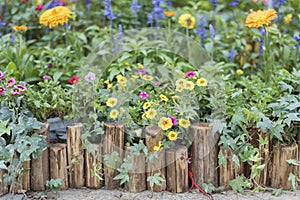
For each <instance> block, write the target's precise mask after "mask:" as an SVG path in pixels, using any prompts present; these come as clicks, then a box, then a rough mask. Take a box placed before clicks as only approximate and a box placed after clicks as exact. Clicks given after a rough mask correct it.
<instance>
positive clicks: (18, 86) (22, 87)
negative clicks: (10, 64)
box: [15, 85, 27, 91]
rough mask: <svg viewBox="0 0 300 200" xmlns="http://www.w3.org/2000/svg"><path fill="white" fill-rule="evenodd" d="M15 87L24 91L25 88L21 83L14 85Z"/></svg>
mask: <svg viewBox="0 0 300 200" xmlns="http://www.w3.org/2000/svg"><path fill="white" fill-rule="evenodd" d="M15 88H17V89H19V90H20V91H25V90H27V88H26V87H25V86H23V85H15Z"/></svg>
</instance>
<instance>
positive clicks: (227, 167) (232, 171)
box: [219, 146, 244, 189]
mask: <svg viewBox="0 0 300 200" xmlns="http://www.w3.org/2000/svg"><path fill="white" fill-rule="evenodd" d="M220 151H221V152H222V153H223V155H224V157H225V158H226V163H225V164H224V165H220V178H219V185H220V186H224V187H225V188H227V189H229V182H230V181H231V180H233V179H235V178H236V177H237V176H239V175H241V174H243V171H244V167H243V166H244V164H243V163H241V162H240V167H238V166H237V165H236V164H235V163H234V162H233V160H232V156H233V154H232V150H231V149H230V148H229V149H228V151H227V152H226V151H225V149H224V147H223V146H220Z"/></svg>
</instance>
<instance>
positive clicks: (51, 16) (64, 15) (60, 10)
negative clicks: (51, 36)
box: [40, 6, 72, 28]
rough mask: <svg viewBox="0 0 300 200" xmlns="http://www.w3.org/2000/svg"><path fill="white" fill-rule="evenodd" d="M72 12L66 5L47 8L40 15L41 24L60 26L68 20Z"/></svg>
mask: <svg viewBox="0 0 300 200" xmlns="http://www.w3.org/2000/svg"><path fill="white" fill-rule="evenodd" d="M71 14H72V11H71V10H69V8H67V7H65V6H56V7H54V8H51V9H49V10H46V11H45V12H44V13H43V14H42V15H41V16H40V24H44V25H45V26H49V28H53V27H55V26H58V25H59V24H62V25H63V24H64V23H66V22H68V18H69V17H70V15H71Z"/></svg>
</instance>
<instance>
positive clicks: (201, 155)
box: [190, 122, 219, 186]
mask: <svg viewBox="0 0 300 200" xmlns="http://www.w3.org/2000/svg"><path fill="white" fill-rule="evenodd" d="M190 130H191V134H192V138H193V143H192V145H191V157H192V171H193V173H194V177H195V181H196V183H198V184H202V183H207V184H209V183H211V184H213V185H215V186H218V170H217V167H218V138H219V136H218V134H217V133H215V134H212V127H211V126H210V125H209V123H200V122H199V123H194V124H192V125H191V126H190Z"/></svg>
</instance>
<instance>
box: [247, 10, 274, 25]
mask: <svg viewBox="0 0 300 200" xmlns="http://www.w3.org/2000/svg"><path fill="white" fill-rule="evenodd" d="M275 18H277V12H276V10H274V9H269V10H263V11H262V10H258V11H256V12H252V13H250V14H249V15H248V17H247V19H246V23H245V25H246V26H247V27H249V28H260V27H261V26H263V25H265V26H269V25H270V23H271V20H273V19H275Z"/></svg>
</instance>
